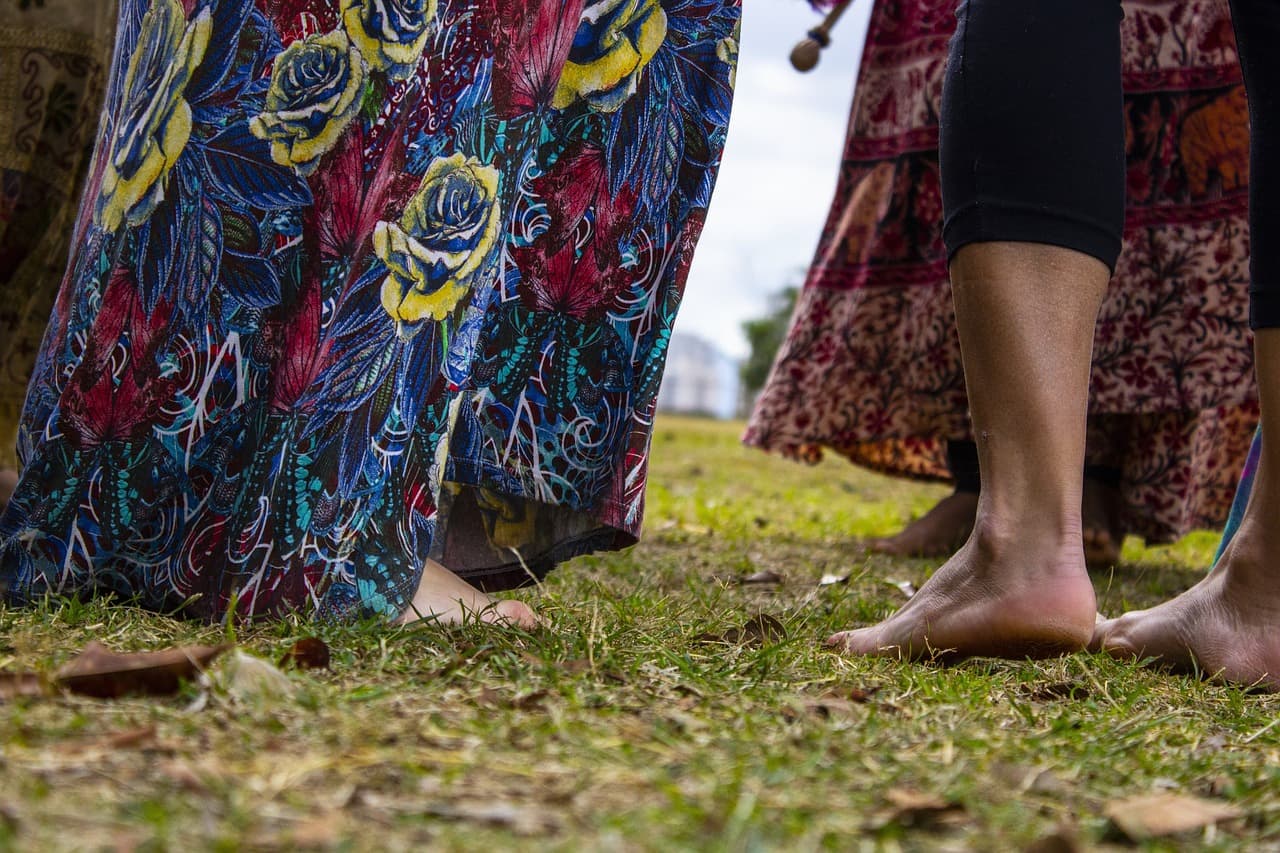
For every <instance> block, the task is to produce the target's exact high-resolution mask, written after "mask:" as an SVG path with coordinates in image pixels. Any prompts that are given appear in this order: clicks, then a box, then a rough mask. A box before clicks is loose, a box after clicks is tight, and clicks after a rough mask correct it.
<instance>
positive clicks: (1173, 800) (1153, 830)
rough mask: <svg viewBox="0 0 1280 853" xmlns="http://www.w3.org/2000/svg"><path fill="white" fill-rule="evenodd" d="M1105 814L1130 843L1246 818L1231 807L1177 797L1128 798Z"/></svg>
mask: <svg viewBox="0 0 1280 853" xmlns="http://www.w3.org/2000/svg"><path fill="white" fill-rule="evenodd" d="M1103 813H1104V814H1105V815H1106V816H1107V817H1108V818H1110V820H1111V822H1112V823H1113V824H1114V825H1115V827H1116V828H1117V829H1118V830H1120V832H1121V833H1123V834H1124V836H1125V837H1126V838H1128V839H1129V840H1130V841H1145V840H1147V839H1149V838H1163V837H1165V836H1169V835H1180V834H1182V833H1184V832H1192V831H1194V830H1197V829H1204V828H1205V827H1207V826H1212V825H1214V824H1216V823H1218V822H1220V821H1224V820H1232V819H1234V818H1238V817H1242V816H1243V814H1244V812H1242V811H1241V810H1240V809H1238V808H1236V807H1235V806H1233V805H1231V804H1230V803H1223V802H1218V801H1216V800H1205V799H1202V798H1200V797H1192V796H1188V795H1186V794H1174V793H1158V794H1141V795H1139V796H1136V797H1127V798H1125V799H1123V800H1118V801H1116V802H1113V803H1109V804H1108V805H1107V807H1106V808H1105V809H1104V810H1103Z"/></svg>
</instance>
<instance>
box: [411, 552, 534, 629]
mask: <svg viewBox="0 0 1280 853" xmlns="http://www.w3.org/2000/svg"><path fill="white" fill-rule="evenodd" d="M472 619H476V620H479V621H481V622H487V623H490V624H503V625H514V626H517V627H520V628H529V629H531V628H536V627H538V625H539V624H540V623H541V620H540V619H539V618H538V615H537V614H536V613H534V612H533V610H532V609H531V608H530V607H529V605H527V604H525V603H523V602H520V601H509V600H508V601H498V600H495V599H493V598H490V597H489V596H488V595H486V594H485V593H483V592H481V591H480V590H478V589H476V588H475V587H473V586H472V585H471V584H469V583H467V582H466V581H464V580H463V579H462V578H460V577H458V576H457V575H455V574H454V573H453V572H451V571H449V570H448V569H446V568H445V567H444V566H442V565H440V564H439V563H437V562H436V561H435V560H427V562H426V565H425V566H423V569H422V579H421V580H420V581H419V582H418V590H417V592H415V593H414V596H413V603H412V604H411V605H410V606H409V609H408V610H406V611H405V612H404V613H403V614H401V616H400V619H399V620H397V621H398V623H399V624H401V625H408V624H410V623H412V622H417V621H418V620H431V621H434V622H440V623H444V624H459V623H461V622H463V621H467V620H472Z"/></svg>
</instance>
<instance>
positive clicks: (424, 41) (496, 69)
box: [0, 0, 740, 619]
mask: <svg viewBox="0 0 1280 853" xmlns="http://www.w3.org/2000/svg"><path fill="white" fill-rule="evenodd" d="M739 13H740V8H739V2H738V0H662V2H658V0H555V2H549V0H257V2H252V0H123V2H122V3H121V9H120V13H119V20H118V28H117V42H116V50H115V57H114V60H113V65H112V69H111V75H110V80H109V83H108V91H107V97H106V107H105V111H104V114H103V118H102V121H101V126H100V128H99V134H98V141H97V147H96V150H95V153H94V160H93V163H92V164H91V169H90V174H89V178H88V184H87V187H86V190H85V194H84V197H83V199H82V202H81V207H80V212H79V218H78V221H77V223H76V226H75V233H74V239H73V246H74V249H73V252H72V255H71V258H70V261H69V267H68V270H67V272H66V275H65V278H64V280H63V283H62V286H61V289H60V291H59V295H58V300H57V304H56V307H55V309H54V314H53V317H52V320H51V323H50V327H49V331H48V332H47V334H46V336H45V339H44V342H43V344H42V346H41V349H40V352H39V354H38V358H37V363H36V369H35V375H34V378H33V380H32V383H31V386H30V389H29V392H28V395H27V400H26V404H25V408H24V411H23V416H22V423H21V429H20V433H19V448H18V449H19V457H20V460H21V462H22V463H23V465H24V470H23V474H22V480H21V483H20V484H19V487H18V491H17V493H16V495H15V497H14V500H13V502H12V503H11V504H10V506H9V509H8V510H7V512H6V514H5V515H4V516H3V518H2V519H0V590H3V592H4V594H5V596H6V597H7V598H8V600H9V601H11V602H14V603H19V604H21V603H24V602H27V601H30V600H32V599H33V598H35V597H38V596H42V595H45V594H47V593H51V592H52V593H58V594H66V595H88V594H102V593H112V594H115V595H118V596H121V597H123V598H126V599H129V600H133V601H135V602H137V603H139V604H141V605H142V606H145V607H149V608H154V609H162V610H181V611H182V612H185V613H187V614H190V615H194V616H198V617H202V618H206V619H214V618H218V617H220V616H221V615H222V614H223V613H225V612H226V611H227V610H228V609H230V608H235V609H236V610H237V611H238V612H240V613H241V614H243V615H247V616H254V615H272V614H279V613H282V612H290V611H304V612H309V613H314V614H316V615H319V616H324V617H337V616H368V615H384V616H394V615H396V614H398V613H400V612H401V611H403V610H404V609H405V608H406V606H407V601H408V599H409V598H410V597H411V596H412V594H413V591H414V589H415V588H416V586H417V582H418V578H419V576H420V573H421V567H422V564H423V561H424V560H426V559H428V558H432V559H436V560H439V561H440V562H442V563H443V564H444V565H446V566H448V567H449V568H450V569H452V570H453V571H455V572H457V573H458V574H459V575H460V576H461V577H463V578H466V579H467V580H469V581H471V582H472V583H474V584H476V585H477V586H480V587H481V588H485V589H498V588H507V587H511V586H516V585H519V584H521V583H524V582H527V581H528V580H531V579H533V578H535V577H537V576H540V575H542V574H544V573H545V572H546V571H548V570H549V569H550V568H551V567H553V566H554V565H555V564H556V563H557V562H559V561H562V560H564V559H567V558H569V557H571V556H574V555H576V554H580V553H585V552H587V551H591V550H595V549H609V548H618V547H623V546H626V545H629V544H632V543H633V542H634V541H635V539H636V536H637V534H638V532H639V529H640V522H641V517H642V514H643V506H644V485H645V472H646V463H647V459H648V450H649V440H650V432H651V427H652V416H653V411H654V400H655V397H656V394H657V389H658V383H659V380H660V378H661V374H662V368H663V362H664V358H665V354H666V349H667V343H668V341H669V338H670V333H671V327H672V323H673V321H674V318H675V314H676V309H677V307H678V306H679V303H680V298H681V293H682V289H683V285H684V281H685V278H686V276H687V272H688V269H689V264H690V261H691V258H692V254H693V249H694V244H695V243H696V241H697V238H698V235H699V233H700V231H701V228H702V223H703V221H704V219H705V212H706V206H707V204H708V202H709V200H710V197H711V191H712V186H713V184H714V179H715V173H716V169H717V166H718V163H719V158H720V152H721V149H722V147H723V143H724V137H725V130H726V126H727V123H728V119H729V109H730V103H731V97H732V89H731V85H732V84H731V81H732V75H733V70H734V63H735V61H736V57H737V27H738V19H739Z"/></svg>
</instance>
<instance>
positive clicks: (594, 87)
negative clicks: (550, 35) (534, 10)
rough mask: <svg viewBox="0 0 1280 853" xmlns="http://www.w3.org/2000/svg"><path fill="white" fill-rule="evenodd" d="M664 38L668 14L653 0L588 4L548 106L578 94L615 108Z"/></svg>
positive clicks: (603, 106)
mask: <svg viewBox="0 0 1280 853" xmlns="http://www.w3.org/2000/svg"><path fill="white" fill-rule="evenodd" d="M666 38H667V13H666V12H664V11H663V10H662V6H661V5H660V4H659V3H658V0H596V2H592V3H588V4H587V6H586V8H585V9H584V10H583V12H582V22H581V23H580V24H579V25H578V32H577V34H576V35H575V36H574V40H573V49H572V50H571V51H570V52H569V60H568V61H567V62H566V63H565V64H564V71H563V72H562V73H561V75H560V83H559V85H558V86H557V87H556V94H555V98H554V99H553V101H552V106H554V107H555V108H556V109H564V108H565V107H567V106H569V105H570V104H572V103H573V102H574V101H576V100H577V99H578V98H582V99H584V100H586V102H587V103H588V104H589V105H590V106H591V107H592V108H593V109H595V110H598V111H599V112H605V113H611V112H616V111H617V110H618V109H619V108H621V107H622V105H623V104H624V103H626V101H627V99H628V98H630V97H631V96H632V95H634V94H635V91H636V84H637V83H638V82H639V80H640V75H641V73H643V71H644V69H645V66H647V65H648V64H649V62H650V60H652V59H653V56H654V54H656V53H657V52H658V48H660V47H662V43H663V42H664V41H666Z"/></svg>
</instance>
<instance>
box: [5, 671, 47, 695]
mask: <svg viewBox="0 0 1280 853" xmlns="http://www.w3.org/2000/svg"><path fill="white" fill-rule="evenodd" d="M47 692H48V688H47V687H45V684H44V682H43V681H41V680H40V676H39V675H37V674H36V673H34V672H0V702H7V701H10V700H12V699H29V698H32V697H36V696H44V695H45V694H46V693H47Z"/></svg>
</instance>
